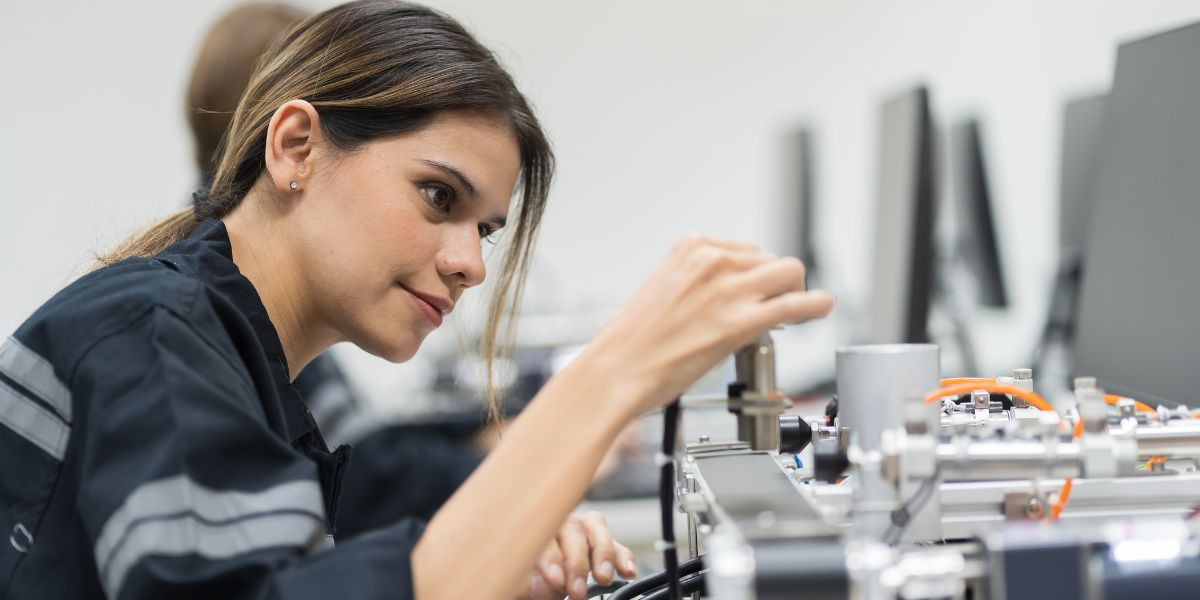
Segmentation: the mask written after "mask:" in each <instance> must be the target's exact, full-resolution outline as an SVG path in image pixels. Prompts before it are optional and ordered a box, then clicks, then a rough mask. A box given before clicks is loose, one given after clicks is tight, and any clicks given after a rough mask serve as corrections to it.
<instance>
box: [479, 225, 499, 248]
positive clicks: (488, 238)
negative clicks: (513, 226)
mask: <svg viewBox="0 0 1200 600" xmlns="http://www.w3.org/2000/svg"><path fill="white" fill-rule="evenodd" d="M496 230H497V227H496V226H495V225H488V224H487V223H481V224H480V225H479V241H480V242H487V243H489V244H495V243H496Z"/></svg>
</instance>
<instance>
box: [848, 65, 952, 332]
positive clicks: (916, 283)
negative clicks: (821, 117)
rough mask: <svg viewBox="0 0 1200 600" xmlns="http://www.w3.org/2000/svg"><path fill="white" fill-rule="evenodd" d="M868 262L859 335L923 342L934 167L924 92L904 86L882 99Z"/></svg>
mask: <svg viewBox="0 0 1200 600" xmlns="http://www.w3.org/2000/svg"><path fill="white" fill-rule="evenodd" d="M881 116H882V119H881V122H880V137H879V162H878V165H877V173H878V180H877V181H876V186H877V187H876V194H875V229H874V235H873V236H872V237H871V242H872V243H873V245H874V261H873V266H872V269H871V277H872V279H871V291H870V297H869V299H868V302H867V315H866V321H867V328H866V332H865V334H864V336H863V337H864V338H865V341H868V342H872V343H894V342H925V341H928V338H929V335H928V331H927V326H928V321H929V304H930V297H931V292H932V287H933V268H934V265H933V256H934V253H933V223H934V209H935V205H936V202H935V197H934V194H935V191H934V189H935V188H934V181H935V176H934V173H935V169H934V164H933V157H934V151H933V150H934V148H933V146H934V142H933V124H932V119H931V117H930V110H929V93H928V91H927V90H926V89H925V88H924V87H918V88H916V89H913V90H910V91H907V92H905V93H903V94H900V95H898V96H895V97H893V98H891V99H889V100H887V101H886V102H885V103H884V104H883V110H882V113H881Z"/></svg>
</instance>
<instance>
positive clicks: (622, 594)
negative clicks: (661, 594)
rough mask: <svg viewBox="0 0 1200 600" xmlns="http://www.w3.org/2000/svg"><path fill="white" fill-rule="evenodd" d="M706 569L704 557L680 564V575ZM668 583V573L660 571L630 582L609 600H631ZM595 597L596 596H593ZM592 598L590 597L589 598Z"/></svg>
mask: <svg viewBox="0 0 1200 600" xmlns="http://www.w3.org/2000/svg"><path fill="white" fill-rule="evenodd" d="M703 569H704V555H703V554H702V555H700V556H697V557H695V558H689V559H688V560H685V561H683V562H681V563H679V575H680V576H684V575H691V574H692V573H695V572H697V571H701V570H703ZM666 583H667V573H666V571H659V572H657V573H655V574H653V575H647V576H645V577H643V578H641V579H638V580H636V581H630V582H629V583H628V584H626V585H625V586H623V587H622V588H621V589H619V590H617V591H616V592H615V593H614V594H613V595H612V596H610V597H609V598H608V600H630V599H631V598H637V597H638V596H640V595H642V594H645V593H647V592H651V591H654V590H656V589H658V588H661V587H662V586H663V585H664V584H666ZM593 595H594V594H593ZM589 597H590V596H589Z"/></svg>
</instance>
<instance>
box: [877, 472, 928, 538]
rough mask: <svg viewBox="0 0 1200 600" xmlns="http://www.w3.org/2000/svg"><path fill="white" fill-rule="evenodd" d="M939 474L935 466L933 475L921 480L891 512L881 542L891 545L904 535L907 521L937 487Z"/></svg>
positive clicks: (923, 504) (909, 520)
mask: <svg viewBox="0 0 1200 600" xmlns="http://www.w3.org/2000/svg"><path fill="white" fill-rule="evenodd" d="M940 474H941V468H940V467H939V468H935V469H934V471H933V475H930V476H929V479H926V480H925V481H922V482H921V487H919V488H917V491H916V492H914V493H913V495H912V497H910V498H909V499H908V501H907V502H905V503H904V505H903V506H901V507H900V508H898V509H896V510H895V511H894V512H893V513H892V524H891V525H890V526H889V527H888V529H887V531H886V532H885V533H884V534H883V542H884V543H885V544H887V545H889V546H891V545H894V544H896V543H898V542H899V541H900V537H901V536H903V535H904V530H905V529H906V528H907V527H908V524H909V522H911V521H912V516H913V514H915V513H916V512H917V511H919V510H921V507H923V506H925V503H926V502H929V499H930V498H932V497H933V494H934V492H935V491H936V490H937V488H938V483H939V481H940V478H939V475H940Z"/></svg>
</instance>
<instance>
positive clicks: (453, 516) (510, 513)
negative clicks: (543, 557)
mask: <svg viewBox="0 0 1200 600" xmlns="http://www.w3.org/2000/svg"><path fill="white" fill-rule="evenodd" d="M589 350H590V352H585V354H584V355H583V356H581V357H580V359H579V360H577V361H576V362H575V364H573V365H571V366H570V367H568V368H567V369H566V370H564V371H563V372H562V373H561V374H560V375H559V376H557V377H554V378H553V379H551V381H550V382H549V383H548V384H547V385H546V387H545V388H543V389H542V391H541V392H540V393H539V394H538V395H537V397H536V398H535V399H534V400H533V402H531V403H530V404H529V406H528V407H526V409H525V410H524V411H523V412H522V414H521V416H520V417H519V418H517V419H516V420H515V421H514V422H513V424H512V426H511V427H510V428H509V429H508V431H507V432H505V434H504V440H503V441H502V442H501V443H500V444H499V445H498V446H497V447H496V449H495V450H493V451H492V453H491V454H490V455H489V456H488V458H487V460H485V461H484V463H483V464H482V465H481V466H480V467H479V469H478V470H477V471H476V472H475V473H474V474H473V475H472V476H471V477H470V478H469V479H468V480H467V481H466V483H464V484H463V486H462V488H460V489H459V490H458V492H456V493H455V494H454V496H452V497H451V498H450V500H449V501H447V502H446V504H445V506H443V507H442V509H441V510H440V511H438V513H437V514H436V515H435V516H434V518H433V520H432V521H431V522H430V523H429V527H428V528H427V529H426V530H425V534H424V535H423V536H422V537H421V541H420V542H419V543H418V544H417V547H416V548H415V550H414V551H413V556H412V569H413V580H414V586H415V590H416V596H417V598H420V599H423V600H428V599H433V598H439V599H440V598H509V597H512V595H513V594H514V593H515V591H516V590H517V589H518V587H519V586H520V584H521V582H522V578H524V577H528V576H529V573H530V569H531V568H532V567H533V565H534V562H535V561H536V560H537V557H538V555H539V554H540V553H541V552H542V550H544V549H545V546H546V544H547V543H548V542H549V541H550V540H551V539H552V538H553V537H554V535H555V533H556V532H557V531H558V528H559V527H560V526H561V525H562V523H563V520H564V519H566V517H567V515H568V514H569V513H570V511H571V509H572V508H574V507H575V505H576V504H577V503H578V502H579V500H580V498H582V496H583V494H584V492H585V491H586V489H587V486H588V484H589V483H590V482H591V480H592V473H593V472H594V471H595V469H596V466H597V465H598V464H599V461H600V459H601V458H602V456H603V454H604V452H605V451H606V450H607V449H608V447H609V446H610V445H611V444H612V442H613V440H614V439H615V437H616V435H617V433H618V432H619V431H620V430H621V429H622V428H623V427H624V426H625V424H626V423H627V422H628V421H629V420H630V419H631V418H632V417H633V416H634V414H635V413H636V411H637V406H638V400H639V398H638V396H639V395H644V391H642V390H639V389H638V388H637V382H635V381H632V380H628V379H623V378H622V377H621V375H622V373H620V372H619V371H620V369H618V368H616V365H614V364H611V363H608V362H607V361H606V360H605V356H604V354H605V353H603V352H602V351H601V350H600V349H599V348H596V347H593V348H589Z"/></svg>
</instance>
